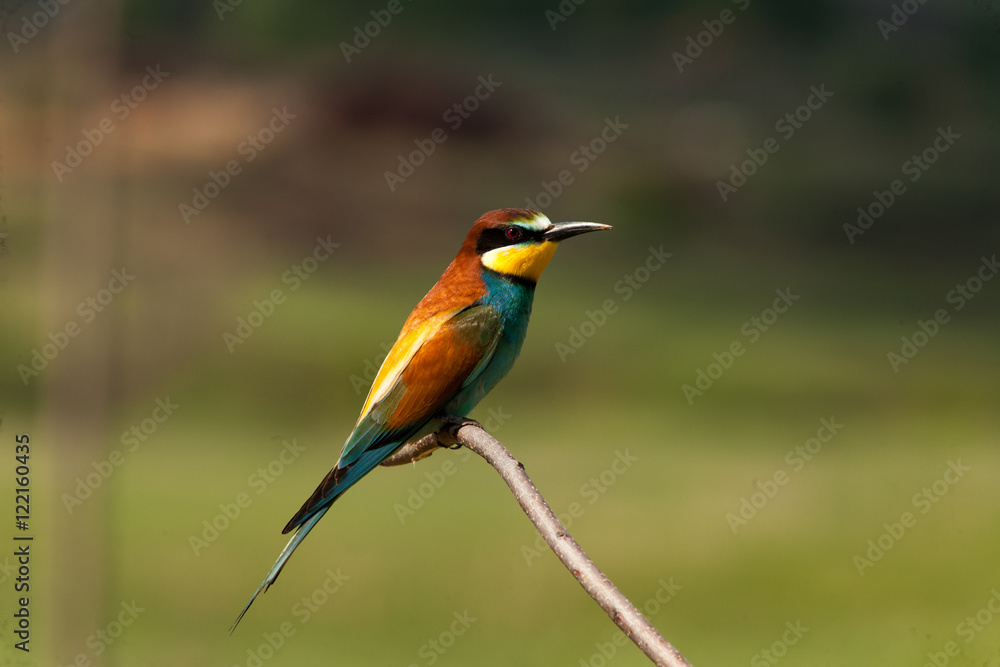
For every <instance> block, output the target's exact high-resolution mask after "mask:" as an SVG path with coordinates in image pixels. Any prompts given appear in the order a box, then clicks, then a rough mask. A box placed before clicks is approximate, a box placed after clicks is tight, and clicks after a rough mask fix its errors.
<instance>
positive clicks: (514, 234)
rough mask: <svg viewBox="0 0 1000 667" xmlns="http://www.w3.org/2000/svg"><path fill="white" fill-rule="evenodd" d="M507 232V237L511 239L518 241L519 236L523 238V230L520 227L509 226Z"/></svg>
mask: <svg viewBox="0 0 1000 667" xmlns="http://www.w3.org/2000/svg"><path fill="white" fill-rule="evenodd" d="M506 234H507V238H508V239H510V240H511V241H516V240H518V239H519V238H521V230H520V229H518V228H517V227H508V228H507V231H506Z"/></svg>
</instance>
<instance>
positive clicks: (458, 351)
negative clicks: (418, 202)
mask: <svg viewBox="0 0 1000 667" xmlns="http://www.w3.org/2000/svg"><path fill="white" fill-rule="evenodd" d="M602 229H611V227H610V226H608V225H600V224H596V223H593V222H561V223H557V224H553V223H551V222H549V219H548V218H546V217H545V216H544V215H542V214H541V213H538V212H537V211H532V210H529V209H520V208H505V209H501V210H498V211H491V212H489V213H486V214H485V215H483V216H482V217H481V218H479V220H477V221H476V224H474V225H473V226H472V229H471V230H470V231H469V234H468V236H466V237H465V242H464V243H463V244H462V247H461V249H460V250H459V251H458V255H456V257H455V259H454V261H452V263H451V264H450V265H449V266H448V268H447V269H445V272H444V275H442V276H441V278H440V279H439V280H438V281H437V283H436V284H435V285H434V287H432V288H431V290H430V291H429V292H428V293H427V295H426V296H425V297H424V298H423V299H422V300H421V301H420V303H418V304H417V307H416V308H415V309H414V310H413V312H412V313H410V316H409V317H408V318H407V319H406V322H405V323H404V324H403V330H402V331H400V332H399V338H397V339H396V343H395V344H394V345H393V346H392V349H391V350H390V351H389V354H388V355H387V356H386V359H385V361H384V362H383V363H382V367H381V368H380V369H379V372H378V375H377V376H376V377H375V381H374V382H373V383H372V388H371V390H370V391H369V392H368V398H367V399H366V400H365V404H364V407H363V408H362V409H361V416H360V417H359V418H358V422H357V424H355V426H354V431H353V432H352V433H351V435H350V437H349V438H347V442H346V443H345V444H344V449H343V450H342V451H341V453H340V459H339V460H338V461H337V465H336V466H334V468H333V470H331V471H330V472H329V473H328V474H327V475H326V477H324V478H323V481H322V482H320V485H319V486H318V487H317V488H316V490H315V491H314V492H313V494H312V495H311V496H310V497H309V499H308V500H307V501H306V502H305V504H304V505H303V506H302V508H301V509H299V511H298V512H296V513H295V516H293V517H292V518H291V520H290V521H289V522H288V524H287V525H286V526H285V528H284V530H282V531H281V532H282V533H289V532H291V531H293V530H294V531H295V533H294V534H293V535H292V537H291V539H290V540H289V541H288V544H287V545H285V548H284V550H283V551H282V552H281V555H279V556H278V560H277V562H275V564H274V567H272V568H271V571H270V572H268V573H267V577H266V578H265V579H264V581H263V582H262V583H261V585H260V586H259V587H258V588H257V590H256V591H255V592H254V594H253V596H252V597H251V598H250V601H249V602H247V605H246V607H244V608H243V611H242V612H241V613H240V615H239V617H238V618H237V619H236V622H234V623H233V626H232V628H230V631H232V630H233V629H235V628H236V625H237V624H238V623H239V622H240V619H242V618H243V615H244V614H246V612H247V610H248V609H249V608H250V605H251V604H253V601H254V600H255V599H256V598H257V596H258V595H259V594H260V593H261V591H263V590H266V589H267V588H268V587H269V586H270V585H271V584H273V583H274V581H275V579H277V578H278V575H279V574H280V573H281V569H282V568H283V567H284V566H285V564H286V563H287V561H288V559H289V558H290V557H291V555H292V552H294V551H295V549H296V548H297V547H298V546H299V544H301V543H302V540H304V539H305V537H306V535H308V534H309V531H311V530H312V529H313V527H315V526H316V524H317V523H318V522H319V520H320V519H322V518H323V515H324V514H326V511H327V510H328V509H330V505H332V504H333V501H335V500H336V499H337V498H339V497H340V496H341V494H343V493H344V492H345V491H347V489H349V488H350V487H351V486H352V485H353V484H354V483H355V482H357V481H358V480H359V479H361V478H362V477H364V476H365V475H367V474H368V473H369V472H371V470H372V469H373V468H375V466H377V465H378V464H379V463H381V462H382V461H383V460H385V458H386V457H388V456H389V455H390V454H392V453H393V452H394V451H396V450H397V449H399V448H400V447H401V446H402V445H404V444H405V443H407V442H409V441H412V440H416V439H417V438H419V437H422V436H423V435H425V434H427V433H431V432H433V431H435V430H436V429H437V428H438V427H440V426H441V425H442V422H441V420H439V419H437V418H438V417H446V416H460V417H461V416H465V415H466V414H468V412H469V411H470V410H472V408H473V407H475V406H476V404H477V403H479V401H481V400H482V399H483V397H484V396H486V394H487V393H489V391H490V390H491V389H493V387H495V386H496V384H497V383H498V382H500V380H501V379H502V378H503V377H504V376H505V375H506V374H507V371H509V370H510V368H511V366H513V364H514V360H515V359H516V358H517V355H518V353H519V352H520V351H521V344H522V343H523V342H524V336H525V333H526V332H527V329H528V316H529V315H530V314H531V301H532V298H533V297H534V295H535V283H536V282H537V281H538V277H539V276H541V275H542V271H543V270H544V269H545V266H546V265H547V264H548V263H549V260H550V259H552V255H553V253H555V250H556V244H557V243H558V242H560V241H563V240H565V239H568V238H570V237H572V236H576V235H578V234H583V233H586V232H593V231H598V230H602Z"/></svg>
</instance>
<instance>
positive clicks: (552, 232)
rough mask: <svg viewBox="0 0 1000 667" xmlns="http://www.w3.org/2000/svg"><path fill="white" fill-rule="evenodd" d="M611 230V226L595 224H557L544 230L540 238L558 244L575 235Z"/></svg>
mask: <svg viewBox="0 0 1000 667" xmlns="http://www.w3.org/2000/svg"><path fill="white" fill-rule="evenodd" d="M602 229H611V225H601V224H598V223H596V222H557V223H555V224H553V225H552V226H551V227H549V228H548V229H546V230H545V232H544V233H543V234H542V238H543V239H545V240H546V241H553V242H559V241H562V240H564V239H568V238H569V237H571V236H576V235H577V234H586V233H587V232H597V231H600V230H602Z"/></svg>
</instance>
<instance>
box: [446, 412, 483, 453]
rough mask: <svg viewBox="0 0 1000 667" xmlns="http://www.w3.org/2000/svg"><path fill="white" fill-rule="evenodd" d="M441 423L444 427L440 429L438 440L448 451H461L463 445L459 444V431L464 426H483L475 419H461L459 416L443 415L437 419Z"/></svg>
mask: <svg viewBox="0 0 1000 667" xmlns="http://www.w3.org/2000/svg"><path fill="white" fill-rule="evenodd" d="M437 420H438V421H440V422H441V424H442V426H441V428H440V429H438V432H437V438H438V442H439V443H440V445H441V446H442V447H445V448H447V449H461V448H462V445H461V443H459V442H458V429H460V428H462V427H463V426H478V427H479V428H482V427H483V425H482V424H480V423H479V422H477V421H476V420H475V419H470V418H469V417H460V416H457V415H441V416H439V417H438V418H437Z"/></svg>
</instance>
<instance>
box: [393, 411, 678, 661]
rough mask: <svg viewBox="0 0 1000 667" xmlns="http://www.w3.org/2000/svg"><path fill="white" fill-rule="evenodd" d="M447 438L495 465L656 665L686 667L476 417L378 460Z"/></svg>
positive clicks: (428, 448) (444, 443)
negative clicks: (585, 550)
mask: <svg viewBox="0 0 1000 667" xmlns="http://www.w3.org/2000/svg"><path fill="white" fill-rule="evenodd" d="M453 444H458V445H462V446H464V447H467V448H469V449H470V450H472V451H473V452H475V453H476V454H479V456H481V457H483V458H484V459H486V461H487V462H488V463H489V464H490V465H492V466H493V467H494V468H496V471H497V472H498V473H500V476H501V477H502V478H503V480H504V481H505V482H506V483H507V486H508V487H510V490H511V491H512V492H513V494H514V497H515V498H516V499H517V502H518V503H519V504H520V505H521V509H522V510H524V513H525V514H527V515H528V518H529V519H531V522H532V523H533V524H535V528H536V529H538V532H539V533H540V534H541V535H542V537H543V538H544V539H545V542H546V543H547V544H548V545H549V548H551V549H552V551H554V552H555V554H556V556H558V557H559V560H560V561H562V564H563V565H565V566H566V568H567V569H568V570H569V571H570V572H572V573H573V576H574V577H576V580H577V581H578V582H580V585H581V586H583V589H584V590H585V591H587V593H588V594H589V595H590V597H592V598H594V601H595V602H597V604H599V605H600V606H601V609H603V610H604V611H605V612H606V613H607V615H608V616H610V617H611V620H613V621H614V622H615V624H616V625H617V626H618V627H619V628H621V629H622V632H624V633H625V635H626V636H627V637H628V638H629V639H631V640H632V641H633V642H634V643H635V645H636V646H638V647H639V649H640V650H641V651H642V652H643V653H645V654H646V656H647V657H648V658H649V659H650V660H651V661H652V662H653V663H654V664H656V665H659V666H660V667H691V666H690V663H688V661H687V660H685V659H684V656H682V655H681V654H680V652H679V651H678V650H677V649H676V648H674V647H673V646H672V645H671V644H670V642H668V641H667V640H666V639H664V638H663V635H661V634H660V633H659V632H658V631H657V630H656V628H654V627H653V625H652V624H651V623H650V622H649V621H647V620H646V618H645V617H644V616H643V615H642V614H641V613H640V612H639V610H638V609H636V608H635V605H633V604H632V603H631V602H629V600H628V598H626V597H625V596H624V595H623V594H622V592H621V591H619V590H618V588H617V587H616V586H615V585H614V584H613V583H612V582H611V580H610V579H608V578H607V576H605V574H604V573H603V572H601V570H600V568H598V567H597V565H596V564H594V561H592V560H591V559H590V557H589V556H587V554H586V553H585V552H584V551H583V549H582V548H581V547H580V545H579V544H577V542H576V540H574V539H573V536H572V535H570V534H569V532H567V530H566V528H565V526H563V525H562V523H561V522H560V521H559V519H557V518H556V515H555V513H553V511H552V508H551V507H549V504H548V503H547V502H545V498H543V497H542V494H541V493H539V492H538V489H537V488H536V487H535V485H534V483H532V481H531V479H530V478H529V477H528V474H527V473H526V472H525V471H524V466H523V465H521V463H520V462H519V461H518V460H517V459H515V458H514V457H513V456H512V455H511V453H510V452H509V451H507V448H506V447H504V446H503V445H502V444H500V442H499V441H497V440H496V439H494V438H493V437H492V436H491V435H490V434H489V433H487V432H486V431H485V430H483V428H482V426H480V425H479V424H477V423H476V422H474V421H471V420H464V421H459V420H446V423H445V425H444V426H443V427H442V428H441V429H439V430H438V431H437V432H436V433H432V434H430V435H427V436H424V437H423V438H421V439H420V440H418V441H417V442H414V443H410V444H407V445H404V446H403V447H401V448H400V449H399V450H398V451H397V452H396V453H395V454H393V455H392V456H391V457H389V458H388V459H386V461H385V462H383V463H382V465H401V464H403V463H408V462H410V461H417V460H420V459H422V458H425V457H427V456H430V455H431V454H433V453H434V450H435V449H437V448H438V447H448V446H451V445H453Z"/></svg>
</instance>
